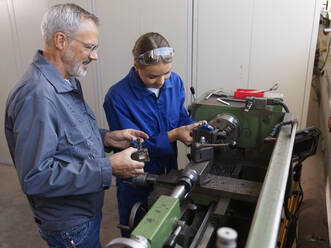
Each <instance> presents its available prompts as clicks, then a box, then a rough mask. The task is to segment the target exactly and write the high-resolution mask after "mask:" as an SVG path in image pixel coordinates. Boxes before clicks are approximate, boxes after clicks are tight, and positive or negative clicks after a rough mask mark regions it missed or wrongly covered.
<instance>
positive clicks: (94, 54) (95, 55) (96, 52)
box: [89, 50, 98, 60]
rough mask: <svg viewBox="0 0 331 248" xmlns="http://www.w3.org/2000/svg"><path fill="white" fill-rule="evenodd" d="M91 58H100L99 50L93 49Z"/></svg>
mask: <svg viewBox="0 0 331 248" xmlns="http://www.w3.org/2000/svg"><path fill="white" fill-rule="evenodd" d="M89 57H90V59H93V60H97V59H98V51H97V50H92V51H91V52H90V55H89Z"/></svg>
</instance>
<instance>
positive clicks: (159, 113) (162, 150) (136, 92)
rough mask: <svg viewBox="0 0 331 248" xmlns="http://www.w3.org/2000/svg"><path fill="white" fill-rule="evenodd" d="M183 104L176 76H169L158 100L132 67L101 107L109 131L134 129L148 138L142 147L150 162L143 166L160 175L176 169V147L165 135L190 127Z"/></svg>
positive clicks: (174, 74)
mask: <svg viewBox="0 0 331 248" xmlns="http://www.w3.org/2000/svg"><path fill="white" fill-rule="evenodd" d="M184 102H185V89H184V85H183V82H182V80H181V78H180V77H179V76H178V75H177V74H176V73H174V72H171V74H170V77H169V78H168V79H167V80H166V81H165V82H164V85H163V86H162V88H161V89H160V94H159V97H158V98H157V97H156V96H155V94H154V93H153V92H151V91H150V90H148V89H146V88H145V86H144V84H143V82H142V81H141V79H140V78H139V76H138V75H137V73H136V72H135V70H134V68H133V67H132V68H131V70H130V72H129V74H128V75H127V76H126V77H125V78H123V79H122V80H121V81H120V82H118V83H116V84H115V85H113V86H112V87H111V88H110V89H109V91H108V93H107V95H106V97H105V101H104V105H103V107H104V110H105V113H106V117H107V121H108V124H109V128H110V130H120V129H125V128H134V129H138V130H141V131H144V132H145V133H147V134H148V135H149V137H150V138H149V139H147V140H145V143H146V147H147V149H148V151H149V156H150V162H148V163H145V168H144V170H145V172H149V173H153V174H161V173H164V172H165V171H169V170H170V169H176V168H177V146H176V142H171V143H170V142H169V138H168V132H169V131H170V130H172V129H174V128H177V127H180V126H183V125H188V124H191V123H193V121H192V119H191V118H190V117H189V116H188V114H187V112H186V109H185V107H184Z"/></svg>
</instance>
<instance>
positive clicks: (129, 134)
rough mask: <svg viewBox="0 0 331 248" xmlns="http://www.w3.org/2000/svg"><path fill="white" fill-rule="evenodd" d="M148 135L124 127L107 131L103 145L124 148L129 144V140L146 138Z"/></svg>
mask: <svg viewBox="0 0 331 248" xmlns="http://www.w3.org/2000/svg"><path fill="white" fill-rule="evenodd" d="M148 138H149V137H148V135H147V134H146V133H144V132H142V131H139V130H135V129H124V130H117V131H111V132H107V133H106V135H105V140H104V145H105V146H106V147H108V146H111V147H114V148H120V149H125V148H128V147H129V146H130V142H131V141H132V140H135V139H139V140H143V139H148Z"/></svg>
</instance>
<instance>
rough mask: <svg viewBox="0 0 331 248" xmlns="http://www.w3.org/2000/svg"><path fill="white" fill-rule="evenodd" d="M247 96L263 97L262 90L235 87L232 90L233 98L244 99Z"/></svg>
mask: <svg viewBox="0 0 331 248" xmlns="http://www.w3.org/2000/svg"><path fill="white" fill-rule="evenodd" d="M248 96H255V97H264V92H259V90H254V89H237V90H236V91H235V92H234V98H236V99H246V97H248Z"/></svg>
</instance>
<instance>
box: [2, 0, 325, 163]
mask: <svg viewBox="0 0 331 248" xmlns="http://www.w3.org/2000/svg"><path fill="white" fill-rule="evenodd" d="M65 2H74V3H77V4H79V5H81V6H82V7H83V8H86V9H87V10H89V11H92V12H94V13H96V14H97V16H99V17H100V20H101V26H100V36H99V45H100V50H99V53H98V55H99V60H98V61H97V62H94V63H92V64H91V65H90V67H89V72H88V74H87V77H85V78H82V79H81V82H82V86H83V90H84V96H85V98H86V100H87V101H88V103H89V105H90V106H91V108H92V109H93V111H94V112H95V114H96V117H97V120H98V123H99V125H100V126H101V127H107V123H106V120H105V116H104V113H103V108H102V103H103V99H104V95H105V94H106V92H107V90H108V88H109V87H110V86H111V85H112V84H114V83H116V82H117V81H118V80H120V79H121V78H122V77H124V76H125V75H126V74H127V73H128V71H129V69H130V67H131V65H132V55H131V50H132V47H133V44H134V42H135V40H136V39H137V38H138V36H139V35H141V34H143V33H145V32H149V31H157V32H159V33H161V34H163V35H164V36H165V37H166V38H168V40H169V42H170V44H171V45H172V46H173V47H174V49H175V53H176V55H175V56H176V57H175V62H174V68H173V70H174V71H176V72H177V73H178V74H179V75H181V77H182V79H183V81H184V84H185V87H186V91H187V99H188V101H187V102H188V103H189V102H190V100H191V94H190V93H189V90H188V89H189V87H190V86H191V85H193V86H194V87H195V88H196V91H197V95H198V96H199V95H201V94H203V93H204V92H205V91H206V90H209V89H215V88H224V89H225V90H235V89H236V88H239V87H241V88H246V87H250V88H259V89H265V88H269V87H270V86H271V85H272V84H273V83H274V82H275V81H277V82H279V84H280V92H283V93H284V94H285V102H286V103H288V105H289V107H290V109H291V110H292V111H293V112H294V113H295V115H296V116H297V118H298V119H299V120H300V121H301V125H303V126H304V125H305V121H306V112H307V104H308V98H309V97H308V96H309V90H310V81H311V71H312V66H313V59H314V51H315V44H316V38H317V25H318V17H319V9H320V7H319V6H320V0H315V1H310V0H295V1H292V2H291V3H288V1H286V0H278V1H267V2H266V1H263V0H248V1H247V0H239V1H235V2H233V1H228V0H208V1H198V0H182V1H178V0H167V1H166V2H165V1H162V0H139V1H135V0H117V1H116V0H98V1H97V0H76V1H68V0H67V1H56V0H47V1H46V0H0V36H1V39H0V47H1V51H2V53H3V55H4V56H3V58H2V60H1V61H0V72H1V75H2V82H1V85H0V87H1V88H0V89H1V90H0V95H1V96H0V114H1V122H2V123H1V125H0V163H11V160H10V156H9V152H8V148H7V143H6V141H5V137H4V130H3V128H4V127H3V117H4V112H5V102H6V99H7V95H8V93H9V91H10V89H11V88H12V87H13V85H14V83H15V81H16V80H17V79H18V78H19V77H20V76H21V75H22V73H23V72H24V70H25V69H26V68H27V66H28V65H29V64H30V63H31V60H32V57H33V55H34V53H35V52H36V50H37V49H40V48H42V40H41V34H40V21H41V18H42V15H43V13H45V11H46V10H47V8H48V7H49V6H51V5H54V4H56V3H65ZM160 6H161V7H160ZM180 149H181V152H180V153H181V154H182V157H181V158H180V164H184V163H186V160H185V147H184V146H180Z"/></svg>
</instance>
